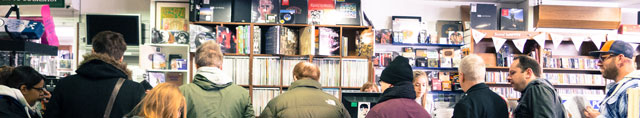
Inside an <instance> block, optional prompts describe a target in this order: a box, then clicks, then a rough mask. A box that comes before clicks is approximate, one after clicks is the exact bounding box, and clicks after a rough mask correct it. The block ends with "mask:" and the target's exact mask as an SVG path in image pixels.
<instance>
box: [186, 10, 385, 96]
mask: <svg viewBox="0 0 640 118" xmlns="http://www.w3.org/2000/svg"><path fill="white" fill-rule="evenodd" d="M191 24H196V25H203V26H210V27H215V26H226V27H229V29H235V27H237V26H249V28H250V29H253V28H254V27H260V28H261V30H262V31H261V32H262V33H265V32H264V31H266V28H267V27H272V26H281V27H289V28H291V29H293V30H298V29H301V28H304V27H316V28H317V27H329V28H334V29H336V31H339V32H338V33H339V34H340V38H339V39H340V43H341V44H340V47H341V48H343V47H344V46H346V45H348V44H342V43H343V41H342V36H344V35H343V32H346V31H345V30H349V31H353V33H355V31H362V30H365V29H371V27H370V26H346V25H309V24H269V23H236V22H191ZM234 34H235V32H234ZM261 35H262V36H263V38H262V41H264V40H265V39H264V35H263V34H261ZM253 36H255V35H254V32H253V30H250V38H249V40H250V44H249V45H250V49H249V50H251V51H250V53H249V54H235V53H224V55H225V56H246V57H249V60H250V61H249V64H248V65H249V72H248V74H249V84H248V85H243V87H246V88H248V89H249V94H250V95H252V96H253V90H254V88H277V89H279V90H280V93H283V92H284V91H286V89H288V87H289V86H288V84H287V85H285V84H284V83H283V81H282V80H283V76H291V75H282V74H283V71H287V70H284V68H283V67H282V66H283V59H285V58H291V57H293V58H296V57H300V58H305V59H302V60H304V61H309V62H313V60H314V59H317V58H334V59H337V60H343V59H366V60H367V63H369V64H368V65H367V66H368V68H372V66H371V61H370V59H369V57H360V56H354V55H345V56H341V55H342V54H341V53H342V51H340V54H339V55H335V56H334V55H332V56H324V55H280V54H256V53H254V52H253V51H252V50H253V48H254V46H253V45H254V42H253V38H254V37H253ZM298 38H299V37H298ZM354 38H355V37H349V40H355V39H354ZM349 43H352V42H349ZM262 48H264V47H262ZM316 53H317V52H316ZM258 57H277V58H279V59H280V60H279V65H278V66H280V69H281V70H280V71H279V72H280V77H279V78H268V79H279V82H280V83H278V84H277V85H259V84H257V83H254V80H253V79H255V78H254V76H257V75H254V74H252V73H254V72H253V71H254V69H253V68H254V63H255V62H254V59H256V58H258ZM191 61H193V59H191ZM339 66H342V63H340V64H339ZM338 70H339V71H338V72H342V71H341V70H340V68H338ZM288 71H291V70H288ZM369 73H370V74H371V73H373V72H369ZM321 75H322V74H321ZM190 76H193V75H190ZM372 78H373V77H371V76H370V77H367V78H366V79H367V81H373V79H372ZM263 79H265V78H263ZM338 80H339V82H341V81H343V77H342V76H341V73H340V78H339V79H338ZM339 85H340V84H339ZM323 88H327V89H338V90H339V91H342V90H343V89H350V90H352V89H359V88H360V87H357V88H356V87H350V86H349V87H347V86H342V85H340V86H324V85H323ZM252 99H253V97H252Z"/></svg>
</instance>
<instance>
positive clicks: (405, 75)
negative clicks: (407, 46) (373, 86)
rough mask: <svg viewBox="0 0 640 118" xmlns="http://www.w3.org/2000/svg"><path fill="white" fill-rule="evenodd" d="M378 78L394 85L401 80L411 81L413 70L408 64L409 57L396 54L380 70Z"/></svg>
mask: <svg viewBox="0 0 640 118" xmlns="http://www.w3.org/2000/svg"><path fill="white" fill-rule="evenodd" d="M380 80H382V81H384V82H386V83H389V84H392V85H395V84H396V83H399V82H401V81H408V82H412V81H413V70H412V69H411V65H409V59H407V58H405V57H403V56H398V57H396V58H395V59H393V61H391V63H389V66H387V67H386V68H384V70H382V74H380Z"/></svg>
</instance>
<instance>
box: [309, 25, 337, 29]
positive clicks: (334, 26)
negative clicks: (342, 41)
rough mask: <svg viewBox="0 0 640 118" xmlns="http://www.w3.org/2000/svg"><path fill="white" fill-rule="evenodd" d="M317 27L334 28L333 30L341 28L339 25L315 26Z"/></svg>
mask: <svg viewBox="0 0 640 118" xmlns="http://www.w3.org/2000/svg"><path fill="white" fill-rule="evenodd" d="M315 26H316V27H332V28H340V26H339V25H315Z"/></svg>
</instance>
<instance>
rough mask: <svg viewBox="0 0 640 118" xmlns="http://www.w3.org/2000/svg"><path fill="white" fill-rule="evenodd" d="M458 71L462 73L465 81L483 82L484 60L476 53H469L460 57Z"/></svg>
mask: <svg viewBox="0 0 640 118" xmlns="http://www.w3.org/2000/svg"><path fill="white" fill-rule="evenodd" d="M458 71H459V72H461V73H463V74H464V75H463V76H464V80H465V81H467V80H473V81H477V82H484V75H485V73H486V71H487V70H486V66H485V64H484V60H483V59H482V58H481V57H480V56H478V55H475V54H471V55H467V56H465V57H464V58H462V61H461V62H460V67H458Z"/></svg>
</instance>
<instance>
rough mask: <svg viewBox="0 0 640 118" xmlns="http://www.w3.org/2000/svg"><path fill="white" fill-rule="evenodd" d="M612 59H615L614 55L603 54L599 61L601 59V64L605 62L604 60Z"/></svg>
mask: <svg viewBox="0 0 640 118" xmlns="http://www.w3.org/2000/svg"><path fill="white" fill-rule="evenodd" d="M610 57H613V54H612V53H609V54H601V55H600V57H599V58H598V59H600V62H604V60H606V59H609V58H610Z"/></svg>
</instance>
